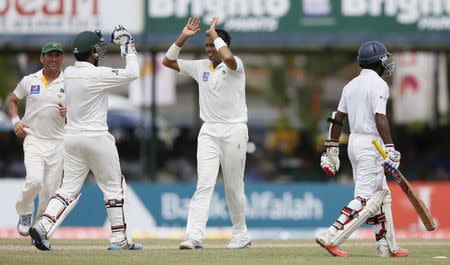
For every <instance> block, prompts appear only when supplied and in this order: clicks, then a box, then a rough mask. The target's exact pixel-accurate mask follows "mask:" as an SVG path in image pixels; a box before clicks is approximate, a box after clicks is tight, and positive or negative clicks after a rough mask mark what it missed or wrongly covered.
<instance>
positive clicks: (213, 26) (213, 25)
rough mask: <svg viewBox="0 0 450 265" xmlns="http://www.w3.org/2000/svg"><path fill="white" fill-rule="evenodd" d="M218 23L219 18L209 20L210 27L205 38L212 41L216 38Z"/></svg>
mask: <svg viewBox="0 0 450 265" xmlns="http://www.w3.org/2000/svg"><path fill="white" fill-rule="evenodd" d="M218 22H219V17H213V18H212V20H211V26H210V27H209V29H208V30H207V31H206V36H207V37H209V38H211V39H212V40H215V39H216V38H217V37H218V35H217V32H216V26H217V23H218Z"/></svg>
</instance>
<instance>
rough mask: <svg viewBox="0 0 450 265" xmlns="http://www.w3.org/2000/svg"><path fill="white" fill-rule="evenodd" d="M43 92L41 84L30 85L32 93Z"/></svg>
mask: <svg viewBox="0 0 450 265" xmlns="http://www.w3.org/2000/svg"><path fill="white" fill-rule="evenodd" d="M39 92H41V86H40V85H31V87H30V94H39Z"/></svg>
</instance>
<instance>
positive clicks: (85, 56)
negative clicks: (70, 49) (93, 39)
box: [74, 52, 91, 62]
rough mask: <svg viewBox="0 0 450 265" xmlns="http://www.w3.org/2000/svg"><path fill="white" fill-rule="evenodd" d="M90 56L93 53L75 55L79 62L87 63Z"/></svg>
mask: <svg viewBox="0 0 450 265" xmlns="http://www.w3.org/2000/svg"><path fill="white" fill-rule="evenodd" d="M90 54H91V52H85V53H75V54H74V56H75V59H76V60H77V61H80V62H85V61H87V60H88V58H89V55H90Z"/></svg>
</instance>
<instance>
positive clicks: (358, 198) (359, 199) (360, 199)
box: [356, 196, 367, 207]
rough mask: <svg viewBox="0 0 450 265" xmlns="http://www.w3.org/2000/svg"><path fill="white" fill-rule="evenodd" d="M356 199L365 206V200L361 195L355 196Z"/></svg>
mask: <svg viewBox="0 0 450 265" xmlns="http://www.w3.org/2000/svg"><path fill="white" fill-rule="evenodd" d="M356 199H357V200H358V201H360V202H361V204H362V206H363V207H364V206H366V203H367V200H366V199H364V198H363V197H361V196H357V197H356Z"/></svg>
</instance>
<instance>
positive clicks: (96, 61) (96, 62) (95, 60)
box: [94, 58, 98, 66]
mask: <svg viewBox="0 0 450 265" xmlns="http://www.w3.org/2000/svg"><path fill="white" fill-rule="evenodd" d="M94 66H98V59H95V58H94Z"/></svg>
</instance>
